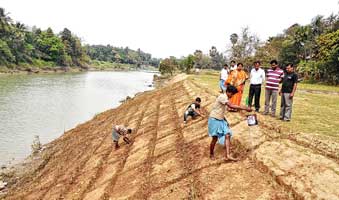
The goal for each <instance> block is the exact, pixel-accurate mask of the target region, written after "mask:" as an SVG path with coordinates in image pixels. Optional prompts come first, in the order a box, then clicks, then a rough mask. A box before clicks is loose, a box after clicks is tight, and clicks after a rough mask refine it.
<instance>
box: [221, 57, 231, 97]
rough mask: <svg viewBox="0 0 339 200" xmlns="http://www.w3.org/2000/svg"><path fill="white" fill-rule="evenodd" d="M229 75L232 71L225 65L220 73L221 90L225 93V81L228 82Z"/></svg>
mask: <svg viewBox="0 0 339 200" xmlns="http://www.w3.org/2000/svg"><path fill="white" fill-rule="evenodd" d="M229 73H230V70H229V69H228V65H227V64H224V68H222V70H221V72H220V81H219V86H220V89H221V91H223V92H225V91H226V86H225V81H226V80H227V78H228V74H229Z"/></svg>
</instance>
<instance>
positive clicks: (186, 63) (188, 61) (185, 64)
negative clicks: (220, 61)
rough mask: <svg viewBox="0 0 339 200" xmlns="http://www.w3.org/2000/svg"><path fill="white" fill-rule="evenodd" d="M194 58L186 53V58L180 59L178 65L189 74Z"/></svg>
mask: <svg viewBox="0 0 339 200" xmlns="http://www.w3.org/2000/svg"><path fill="white" fill-rule="evenodd" d="M194 60H195V57H194V56H193V55H192V54H190V55H188V56H187V57H186V58H183V59H182V60H181V63H180V65H181V66H182V69H183V70H184V71H185V72H186V73H187V74H189V73H190V72H191V69H192V68H193V66H194Z"/></svg>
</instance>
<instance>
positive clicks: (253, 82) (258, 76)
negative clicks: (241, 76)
mask: <svg viewBox="0 0 339 200" xmlns="http://www.w3.org/2000/svg"><path fill="white" fill-rule="evenodd" d="M264 81H265V71H264V70H263V69H261V67H260V61H256V62H254V68H253V69H252V70H251V74H250V91H249V94H248V104H249V106H252V100H253V96H254V107H255V111H256V112H259V109H260V93H261V85H262V84H263V83H264Z"/></svg>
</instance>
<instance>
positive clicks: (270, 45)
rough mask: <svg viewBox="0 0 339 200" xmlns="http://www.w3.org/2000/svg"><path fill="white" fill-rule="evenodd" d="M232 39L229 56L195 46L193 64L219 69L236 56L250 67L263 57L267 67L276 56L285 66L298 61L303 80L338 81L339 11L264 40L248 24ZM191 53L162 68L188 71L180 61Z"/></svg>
mask: <svg viewBox="0 0 339 200" xmlns="http://www.w3.org/2000/svg"><path fill="white" fill-rule="evenodd" d="M229 41H230V43H231V46H230V47H228V49H227V51H226V52H227V54H226V55H227V56H226V57H225V56H224V55H223V54H222V53H220V52H218V50H217V48H216V47H215V46H212V47H211V49H210V50H209V53H208V54H204V53H203V52H202V51H201V50H196V51H195V52H194V53H193V60H194V63H193V68H199V69H218V70H220V69H221V67H222V65H223V64H224V63H225V62H229V61H230V60H235V61H236V62H242V63H243V64H244V67H245V69H246V70H248V69H249V67H250V66H252V64H253V62H254V61H256V60H260V61H261V62H262V65H263V66H264V67H268V66H270V65H269V62H270V61H271V60H273V59H277V60H278V62H279V63H280V66H281V67H283V68H284V67H285V66H286V64H287V63H293V64H294V65H296V66H297V71H298V73H299V75H300V76H302V77H303V78H304V80H307V81H309V82H313V83H315V82H317V83H318V82H321V83H326V84H332V85H338V84H339V15H338V14H337V15H334V14H332V15H330V16H329V17H327V18H324V17H323V16H316V17H315V18H314V19H313V20H312V22H311V23H310V24H307V25H304V26H302V25H299V24H294V25H292V26H290V27H289V28H287V29H286V30H285V31H284V32H283V33H281V34H278V35H277V36H274V37H270V38H269V39H268V40H267V41H264V42H261V41H260V40H259V39H258V37H257V36H256V35H255V34H252V33H251V32H250V30H249V28H248V27H246V28H243V29H242V31H241V33H240V35H238V34H236V33H233V34H231V35H230V38H229ZM189 56H191V55H189ZM189 56H188V57H189ZM188 57H182V58H175V57H171V58H170V60H172V64H171V65H168V66H167V65H165V66H167V67H169V68H170V69H168V70H167V69H166V70H164V68H163V71H164V72H165V71H166V72H167V71H173V70H174V71H175V70H181V71H183V72H189V71H190V69H191V68H190V69H189V70H187V69H186V68H187V67H188V65H187V64H182V65H180V63H182V61H184V60H185V59H187V58H188ZM174 60H175V62H174ZM174 63H177V64H174ZM184 63H185V62H184ZM189 67H190V66H189Z"/></svg>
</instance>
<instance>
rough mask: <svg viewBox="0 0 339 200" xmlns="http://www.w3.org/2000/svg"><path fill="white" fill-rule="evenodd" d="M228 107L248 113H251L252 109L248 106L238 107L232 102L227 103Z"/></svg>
mask: <svg viewBox="0 0 339 200" xmlns="http://www.w3.org/2000/svg"><path fill="white" fill-rule="evenodd" d="M226 105H227V106H228V107H230V108H232V109H237V110H246V111H248V112H251V111H252V109H251V108H250V107H247V106H238V105H235V104H232V103H230V102H227V103H226Z"/></svg>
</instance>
